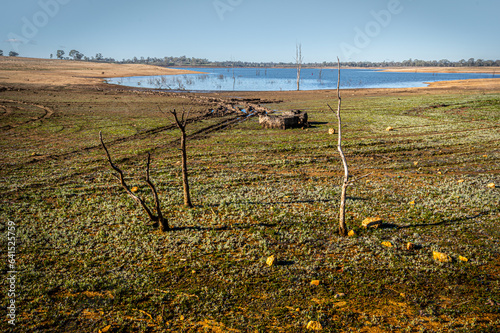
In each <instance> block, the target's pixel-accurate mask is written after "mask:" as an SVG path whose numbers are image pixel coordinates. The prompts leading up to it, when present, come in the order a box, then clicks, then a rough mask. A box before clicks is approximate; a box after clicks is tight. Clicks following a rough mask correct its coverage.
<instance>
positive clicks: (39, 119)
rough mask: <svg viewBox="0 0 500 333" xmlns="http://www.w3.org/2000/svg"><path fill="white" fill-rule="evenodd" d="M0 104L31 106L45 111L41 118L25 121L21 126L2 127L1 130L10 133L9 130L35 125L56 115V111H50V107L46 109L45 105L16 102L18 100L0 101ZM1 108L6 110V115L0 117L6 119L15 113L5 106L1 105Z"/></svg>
mask: <svg viewBox="0 0 500 333" xmlns="http://www.w3.org/2000/svg"><path fill="white" fill-rule="evenodd" d="M0 103H12V104H23V105H29V106H33V107H36V108H39V109H42V110H44V111H45V113H44V115H43V116H41V117H38V118H32V119H30V120H28V121H25V122H22V123H20V124H15V125H6V126H0V129H1V130H4V131H8V130H11V129H14V128H16V127H19V126H22V125H26V124H31V123H34V122H36V121H42V120H45V119H47V118H50V117H52V115H53V114H54V111H53V110H52V109H50V108H49V107H46V106H44V105H40V104H34V103H28V102H23V101H16V100H12V99H0ZM0 106H1V107H2V108H3V109H4V110H5V114H3V115H1V116H0V117H5V116H8V115H9V114H11V113H13V111H12V110H9V108H8V107H6V106H5V105H0ZM19 108H20V109H23V110H26V111H29V110H28V109H27V108H23V107H19Z"/></svg>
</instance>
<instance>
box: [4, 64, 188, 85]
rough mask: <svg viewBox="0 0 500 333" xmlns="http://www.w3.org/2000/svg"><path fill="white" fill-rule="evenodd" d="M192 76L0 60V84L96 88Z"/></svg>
mask: <svg viewBox="0 0 500 333" xmlns="http://www.w3.org/2000/svg"><path fill="white" fill-rule="evenodd" d="M184 73H195V72H191V71H186V70H176V69H171V68H164V67H158V66H151V65H141V64H108V63H96V62H85V61H70V60H56V59H54V60H49V59H34V58H13V57H0V84H1V83H3V84H16V83H17V84H19V83H24V84H43V85H56V86H65V85H73V84H78V85H79V84H83V85H96V84H100V83H101V82H102V81H103V79H105V78H109V77H126V76H142V75H144V76H146V75H174V74H184Z"/></svg>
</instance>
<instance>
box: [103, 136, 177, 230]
mask: <svg viewBox="0 0 500 333" xmlns="http://www.w3.org/2000/svg"><path fill="white" fill-rule="evenodd" d="M99 138H100V139H101V144H102V147H103V148H104V151H105V152H106V157H107V158H108V162H109V165H110V166H111V168H112V169H113V170H115V171H116V172H117V173H118V175H115V176H116V178H117V179H118V180H119V181H120V184H121V185H122V187H123V188H124V189H125V191H126V192H127V194H128V195H129V196H130V197H131V198H132V199H134V201H135V202H137V203H138V204H139V205H140V206H141V207H142V209H143V210H144V211H145V212H146V214H148V217H149V219H150V220H151V221H152V222H155V224H157V225H158V226H159V227H160V231H162V232H164V231H168V230H170V227H169V225H168V221H167V220H166V219H165V218H164V217H163V214H162V212H161V209H160V200H159V198H158V192H157V191H156V188H155V186H154V184H153V182H151V179H150V178H149V166H150V163H151V154H149V153H148V160H147V163H146V183H147V184H148V186H149V188H150V189H151V191H152V193H153V198H154V202H155V208H156V213H157V215H154V214H153V213H152V211H151V209H149V207H148V206H147V205H146V202H145V201H144V200H143V199H142V198H141V197H139V196H138V195H136V194H135V193H134V192H132V190H131V189H130V187H129V186H128V185H127V182H126V181H125V177H124V175H123V171H122V170H121V169H120V168H118V167H117V166H116V165H115V164H114V163H113V161H112V160H111V155H110V154H109V151H108V148H106V145H105V144H104V140H103V138H102V133H101V132H99Z"/></svg>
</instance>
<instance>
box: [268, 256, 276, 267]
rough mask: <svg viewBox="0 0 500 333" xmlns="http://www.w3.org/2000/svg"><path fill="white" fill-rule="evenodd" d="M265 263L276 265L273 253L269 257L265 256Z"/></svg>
mask: <svg viewBox="0 0 500 333" xmlns="http://www.w3.org/2000/svg"><path fill="white" fill-rule="evenodd" d="M266 264H267V266H274V265H276V257H275V256H274V255H272V256H270V257H269V258H267V260H266Z"/></svg>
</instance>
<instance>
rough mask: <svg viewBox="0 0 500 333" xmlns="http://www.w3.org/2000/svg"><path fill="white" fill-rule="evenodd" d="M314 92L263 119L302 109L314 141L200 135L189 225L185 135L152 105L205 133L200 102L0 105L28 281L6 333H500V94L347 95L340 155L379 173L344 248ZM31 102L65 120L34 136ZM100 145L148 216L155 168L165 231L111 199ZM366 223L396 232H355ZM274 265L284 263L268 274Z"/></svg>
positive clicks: (192, 151) (135, 97)
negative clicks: (181, 142) (443, 260)
mask: <svg viewBox="0 0 500 333" xmlns="http://www.w3.org/2000/svg"><path fill="white" fill-rule="evenodd" d="M247 95H252V96H253V97H259V93H251V94H250V93H248V94H247ZM269 96H271V95H270V94H269V93H268V94H267V96H266V98H268V99H269ZM302 96H303V95H301V94H300V93H296V94H289V93H284V94H283V95H280V93H274V94H273V95H272V96H271V99H272V98H274V100H276V103H275V104H268V105H266V106H267V107H269V108H270V109H276V110H289V109H304V110H306V111H307V112H308V113H309V120H310V121H311V122H312V127H310V128H308V129H293V130H264V129H261V128H260V126H259V124H258V121H257V119H256V118H251V119H248V120H246V121H243V122H240V123H237V124H233V125H232V126H230V127H225V128H222V129H220V130H217V131H213V132H206V133H204V132H202V133H201V134H200V135H196V136H194V137H192V138H191V139H190V140H189V141H188V156H189V157H188V158H189V168H190V183H191V191H192V199H193V203H194V204H195V206H196V207H195V208H193V209H185V208H183V207H182V206H181V203H182V184H181V178H180V152H179V150H178V148H179V147H178V141H177V140H178V137H179V131H178V130H177V129H175V127H173V126H172V122H171V119H169V117H168V116H166V115H165V114H162V113H160V112H159V111H158V105H160V106H161V108H162V109H163V110H164V111H167V110H169V109H171V108H174V107H175V108H177V109H182V108H187V109H188V108H193V111H192V112H191V115H192V116H193V117H197V116H201V115H203V114H204V113H206V111H207V108H208V107H207V106H206V105H197V104H195V103H193V102H190V100H189V99H186V98H182V95H179V96H176V95H166V96H161V95H152V94H148V93H145V92H132V91H126V90H124V91H122V90H113V89H105V90H103V91H97V90H95V91H91V90H88V89H71V88H67V89H52V90H48V89H39V90H33V89H30V88H28V89H26V90H21V91H15V90H14V91H12V90H11V91H9V90H7V91H3V92H1V93H0V105H2V106H3V107H2V108H0V112H1V113H2V114H1V115H0V116H1V118H0V119H1V121H2V123H1V126H2V128H3V130H2V134H1V136H0V147H1V150H2V162H1V165H0V168H1V169H0V170H1V180H0V184H1V187H2V192H1V207H2V208H1V211H0V216H1V226H0V227H1V228H2V235H5V236H4V239H3V240H2V242H1V244H2V253H6V250H7V221H13V222H15V224H16V227H17V228H16V243H17V256H16V260H17V270H18V275H17V278H18V281H17V285H16V289H17V290H16V305H17V319H16V321H17V325H16V327H15V330H12V327H11V326H10V325H9V324H8V323H7V321H6V319H5V317H4V319H3V320H2V322H1V324H0V327H1V330H2V331H9V330H11V331H15V332H39V331H47V332H98V331H99V330H103V329H105V328H106V329H107V328H109V332H111V331H112V332H132V331H134V332H136V331H140V332H162V331H171V332H181V331H186V332H193V331H200V332H205V331H206V332H209V331H219V332H226V331H227V332H233V331H237V330H239V331H241V332H247V331H248V332H274V331H276V332H279V331H281V332H302V331H304V330H305V326H306V325H307V323H308V321H310V320H318V321H320V322H321V323H322V325H323V330H324V331H326V332H340V331H363V330H364V331H374V332H376V331H400V332H424V331H425V332H433V331H443V332H474V331H477V332H488V331H490V332H497V331H498V330H499V327H500V277H499V274H500V257H499V254H500V243H499V239H500V232H499V231H500V224H499V223H500V210H499V206H500V191H499V186H500V175H499V171H500V149H499V146H500V143H499V142H500V126H499V123H500V95H498V94H476V93H470V94H458V93H456V94H446V95H439V94H431V95H424V94H406V95H404V94H400V95H394V96H390V95H384V96H376V95H372V96H358V95H355V96H352V97H351V96H349V94H347V93H345V95H344V96H343V109H342V112H343V121H344V128H343V131H344V152H345V153H346V157H347V160H348V164H349V166H350V172H351V174H352V175H353V176H354V177H356V176H364V175H368V176H366V177H365V178H362V179H360V180H359V181H358V182H355V183H354V184H353V186H351V187H350V188H349V189H348V199H347V224H348V227H349V229H353V230H355V231H356V234H357V235H356V236H355V237H348V238H342V237H339V236H338V234H337V218H338V203H339V202H338V201H339V194H340V186H339V185H340V180H341V177H342V173H343V170H342V165H341V162H340V159H339V157H338V153H337V147H336V140H337V137H336V136H335V135H333V136H332V135H329V134H328V129H329V128H330V127H336V126H337V125H336V118H335V115H334V114H333V113H332V112H331V111H329V110H328V108H327V106H326V103H331V104H335V103H336V100H335V98H334V96H335V94H334V93H333V92H332V93H331V94H328V93H318V95H317V96H316V97H314V96H313V97H311V96H312V95H311V94H308V95H307V98H306V97H302ZM304 96H306V95H304ZM12 101H19V102H20V101H22V102H24V104H22V103H16V102H12ZM26 103H27V104H26ZM30 104H35V105H30ZM36 105H43V106H45V107H48V108H49V109H51V110H53V112H54V113H53V114H52V115H50V116H46V117H45V118H43V119H41V120H36V119H40V118H42V117H44V115H45V111H44V110H43V109H41V108H40V107H37V106H36ZM226 118H227V119H229V116H228V117H226ZM223 120H224V118H216V117H213V118H209V117H207V118H204V119H203V120H200V121H197V122H194V123H192V124H190V125H188V128H187V129H188V134H189V133H195V132H196V131H198V130H201V129H204V128H207V127H209V126H211V125H214V124H217V123H221V122H222V121H223ZM389 126H391V127H393V128H394V130H393V131H386V128H387V127H389ZM155 129H158V130H155ZM99 131H102V132H103V135H104V138H105V140H106V142H109V146H108V148H109V150H110V153H111V154H112V156H113V158H114V159H115V161H116V164H118V165H119V166H120V167H121V168H122V170H123V171H124V172H125V174H126V176H127V179H128V182H129V184H130V185H131V186H137V187H138V188H139V191H138V193H139V194H141V195H144V196H145V197H147V198H148V200H150V193H149V192H148V191H149V189H148V187H147V185H146V184H145V182H144V166H145V162H146V160H145V154H146V153H147V152H151V153H152V165H151V179H152V180H153V181H154V182H155V184H156V186H157V189H158V191H159V194H160V198H161V201H162V208H163V211H164V214H165V215H166V217H167V218H168V221H169V223H170V225H171V227H172V228H173V230H172V231H170V232H167V233H163V234H162V233H159V232H158V231H157V230H156V229H154V228H153V227H152V226H150V222H149V221H148V220H147V219H146V216H145V214H144V213H143V212H142V211H141V210H140V208H139V207H138V206H137V205H136V204H135V203H134V202H133V201H132V200H131V199H130V198H129V197H128V196H127V195H126V194H125V192H124V190H123V189H122V188H121V187H120V186H119V184H118V182H117V181H116V179H115V178H114V177H113V176H112V170H111V169H110V168H109V165H108V164H107V161H106V159H105V155H104V152H103V151H102V149H101V148H100V147H99V137H98V133H99ZM490 183H494V184H496V188H489V187H488V186H487V185H488V184H490ZM373 216H380V217H381V218H383V220H384V222H385V225H384V227H383V228H378V229H370V230H366V229H362V228H361V227H360V225H361V221H362V220H363V219H364V218H366V217H373ZM383 241H390V242H391V243H392V244H394V245H395V246H394V247H392V248H388V247H385V246H382V244H381V243H382V242H383ZM407 242H412V243H414V244H416V245H418V249H416V250H413V251H407V250H405V246H406V243H407ZM432 251H440V252H443V253H446V254H448V255H450V256H451V257H452V258H453V259H454V261H453V262H452V263H447V264H440V263H436V262H435V261H434V260H433V258H432ZM270 255H276V256H277V258H278V265H276V266H272V267H268V266H267V265H266V263H265V262H266V259H267V257H268V256H270ZM459 256H463V257H465V258H467V259H468V262H462V261H460V260H458V257H459ZM2 257H3V258H4V259H3V260H2V262H1V265H2V266H1V267H2V272H3V273H6V272H7V271H8V270H9V267H8V265H7V260H6V256H5V255H2ZM5 275H6V274H2V276H5ZM311 280H319V281H320V284H319V285H318V286H315V285H311V283H310V282H311ZM6 287H7V282H5V281H4V287H3V288H4V289H5V288H6ZM342 294H344V295H342ZM8 302H9V298H8V297H7V294H6V293H3V292H2V298H1V307H2V308H3V309H5V308H6V306H7V304H8ZM108 325H111V326H110V327H109V326H108Z"/></svg>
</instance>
